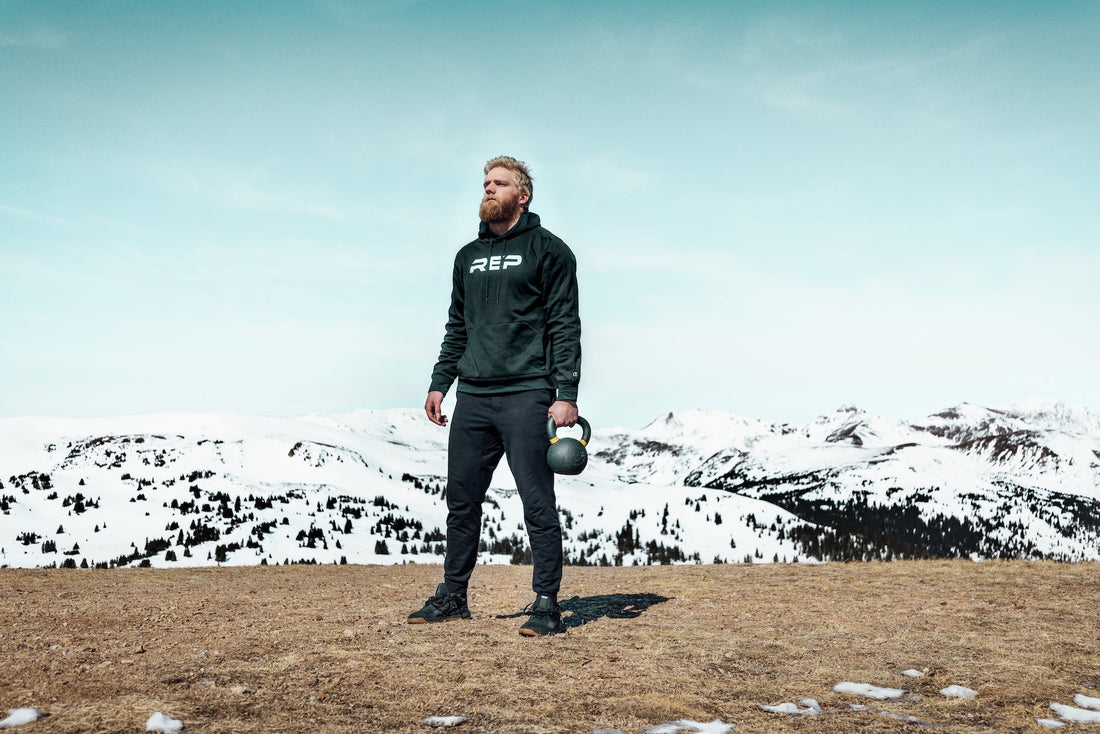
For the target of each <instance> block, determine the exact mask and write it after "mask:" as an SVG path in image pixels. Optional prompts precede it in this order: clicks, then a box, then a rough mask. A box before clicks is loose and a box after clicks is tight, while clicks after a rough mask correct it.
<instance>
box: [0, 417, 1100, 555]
mask: <svg viewBox="0 0 1100 734" xmlns="http://www.w3.org/2000/svg"><path fill="white" fill-rule="evenodd" d="M446 442H447V432H446V429H441V428H439V427H437V426H434V425H432V424H431V423H429V422H428V421H427V420H425V419H424V417H423V415H422V414H421V412H420V411H419V410H388V411H355V412H350V413H340V414H321V415H310V416H305V417H301V418H294V419H292V418H270V417H261V416H246V415H231V414H162V415H146V416H131V417H117V418H102V419H84V420H75V419H74V420H70V419H32V418H26V419H6V420H0V566H10V567H50V566H75V567H96V566H98V567H110V566H125V565H152V566H157V567H159V566H165V567H172V566H201V565H210V564H215V563H217V564H232V565H252V564H264V563H266V564H277V563H298V562H308V563H403V562H418V563H424V562H429V563H432V562H439V561H440V558H441V554H442V552H443V540H444V538H443V535H444V533H443V528H444V527H445V517H446V511H445V504H444V500H443V492H444V489H445V486H444V485H445V478H444V474H445V471H446ZM589 454H590V460H589V466H588V468H587V469H586V470H585V472H584V473H583V474H581V475H579V476H576V477H559V480H558V502H559V506H560V507H561V510H562V519H563V526H564V532H565V536H566V549H567V552H568V554H569V555H568V557H569V562H571V563H579V564H607V565H620V564H622V565H632V564H648V563H712V562H713V563H741V562H794V561H797V562H813V561H817V560H853V559H854V560H868V559H892V558H906V557H963V558H973V559H981V558H1053V559H1060V560H1094V559H1097V558H1100V520H1098V519H1097V518H1100V418H1098V417H1097V415H1096V414H1095V413H1092V412H1090V411H1088V410H1087V409H1084V408H1080V407H1076V406H1069V405H1064V404H1061V403H1042V402H1037V401H1030V402H1024V403H1016V404H1012V405H1009V406H1005V407H1002V408H996V409H994V408H983V407H980V406H974V405H969V404H963V405H961V406H957V407H956V408H952V409H949V410H946V411H942V412H940V413H937V414H935V415H933V416H929V417H928V418H926V419H923V420H921V421H917V422H915V423H911V424H910V423H905V422H903V421H899V420H896V419H890V418H881V417H876V416H870V415H867V414H866V413H863V412H862V411H859V410H858V409H855V408H851V407H845V408H842V409H840V410H838V411H837V412H836V413H834V414H830V415H826V416H822V417H820V418H818V419H816V420H814V421H812V422H811V423H810V424H808V425H805V426H796V425H788V424H784V425H776V424H771V423H765V422H762V421H756V420H750V419H746V418H742V417H739V416H736V415H731V414H728V413H722V412H718V411H680V412H673V413H668V414H666V415H665V416H662V417H661V418H660V419H658V420H656V421H654V422H653V423H652V424H650V425H649V426H647V427H646V428H644V429H642V430H640V431H630V430H625V429H622V428H614V429H606V430H600V429H597V430H595V431H594V433H593V436H592V440H591V442H590V444H589ZM483 527H484V531H483V540H484V546H483V549H482V554H481V562H483V563H510V562H513V561H520V562H522V561H523V560H525V558H527V555H526V554H527V553H528V548H527V540H526V533H525V530H524V528H523V524H522V512H521V507H520V502H519V499H518V497H517V496H516V493H515V485H514V482H513V481H512V478H511V475H510V473H509V472H508V471H507V465H506V463H502V466H501V467H500V468H499V469H498V471H497V473H496V476H495V477H494V481H493V486H492V489H491V490H490V492H489V494H488V497H487V501H486V504H485V519H484V526H483Z"/></svg>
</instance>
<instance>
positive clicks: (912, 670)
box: [901, 668, 924, 678]
mask: <svg viewBox="0 0 1100 734" xmlns="http://www.w3.org/2000/svg"><path fill="white" fill-rule="evenodd" d="M901 674H902V675H905V676H908V677H910V678H923V677H924V673H922V672H920V671H919V670H917V669H915V668H910V669H909V670H903V671H901Z"/></svg>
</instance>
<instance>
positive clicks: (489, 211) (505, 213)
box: [478, 196, 519, 224]
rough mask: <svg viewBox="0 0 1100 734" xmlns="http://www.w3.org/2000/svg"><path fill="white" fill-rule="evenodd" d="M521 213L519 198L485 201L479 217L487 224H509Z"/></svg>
mask: <svg viewBox="0 0 1100 734" xmlns="http://www.w3.org/2000/svg"><path fill="white" fill-rule="evenodd" d="M518 213H519V196H514V197H508V198H506V199H483V200H482V202H481V208H480V209H479V210H478V216H479V217H481V221H483V222H485V223H486V224H494V223H496V222H509V221H511V220H512V218H513V217H514V216H516V214H518Z"/></svg>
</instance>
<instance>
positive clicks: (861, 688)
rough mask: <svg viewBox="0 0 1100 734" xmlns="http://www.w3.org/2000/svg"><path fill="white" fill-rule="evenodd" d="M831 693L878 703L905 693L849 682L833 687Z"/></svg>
mask: <svg viewBox="0 0 1100 734" xmlns="http://www.w3.org/2000/svg"><path fill="white" fill-rule="evenodd" d="M833 691H835V692H836V693H851V694H854V695H856V696H864V697H865V698H875V699H878V700H879V701H886V700H889V699H891V698H901V697H902V696H904V695H905V694H906V693H907V691H905V690H904V689H901V688H883V687H881V686H873V685H871V684H870V683H852V682H850V681H842V682H840V683H837V684H836V685H835V686H833Z"/></svg>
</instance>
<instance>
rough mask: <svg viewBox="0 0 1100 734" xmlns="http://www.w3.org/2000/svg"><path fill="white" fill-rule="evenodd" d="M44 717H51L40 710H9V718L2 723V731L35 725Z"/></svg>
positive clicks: (0, 724) (0, 727) (0, 722)
mask: <svg viewBox="0 0 1100 734" xmlns="http://www.w3.org/2000/svg"><path fill="white" fill-rule="evenodd" d="M43 716H49V714H47V713H46V712H45V711H42V710H40V709H26V708H22V709H8V717H7V718H6V719H4V720H3V721H0V729H9V728H11V727H16V726H23V725H24V724H33V723H34V722H36V721H38V720H39V719H41V718H42V717H43Z"/></svg>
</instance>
